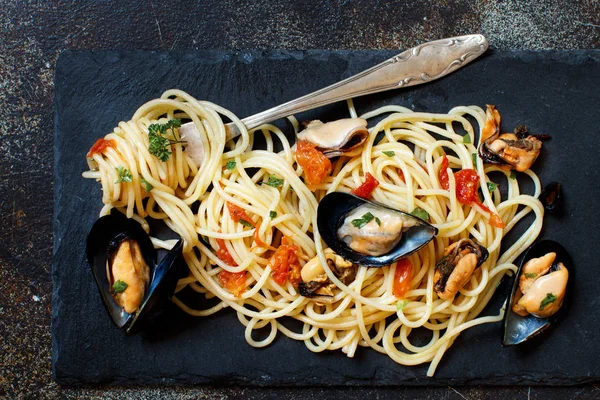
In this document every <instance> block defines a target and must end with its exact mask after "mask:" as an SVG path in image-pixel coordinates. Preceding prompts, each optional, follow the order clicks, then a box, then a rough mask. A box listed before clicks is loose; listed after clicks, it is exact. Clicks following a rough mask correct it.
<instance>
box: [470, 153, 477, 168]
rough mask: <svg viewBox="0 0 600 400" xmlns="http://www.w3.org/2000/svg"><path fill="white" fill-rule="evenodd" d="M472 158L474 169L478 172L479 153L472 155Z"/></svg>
mask: <svg viewBox="0 0 600 400" xmlns="http://www.w3.org/2000/svg"><path fill="white" fill-rule="evenodd" d="M471 158H472V159H473V167H474V168H475V170H476V171H477V153H471Z"/></svg>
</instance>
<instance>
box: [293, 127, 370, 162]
mask: <svg viewBox="0 0 600 400" xmlns="http://www.w3.org/2000/svg"><path fill="white" fill-rule="evenodd" d="M368 136H369V130H368V129H367V121H366V120H365V119H362V118H344V119H339V120H337V121H332V122H327V123H323V122H321V121H319V120H314V121H310V122H309V123H308V124H306V128H305V129H304V130H302V131H300V132H299V133H298V140H303V141H307V142H309V143H312V144H313V145H315V147H316V148H317V149H319V151H321V152H322V153H323V154H325V156H326V157H328V158H332V157H337V156H340V155H342V154H344V153H347V152H349V151H352V150H354V149H355V148H357V147H359V146H361V145H362V144H363V143H364V142H365V140H366V139H367V137H368Z"/></svg>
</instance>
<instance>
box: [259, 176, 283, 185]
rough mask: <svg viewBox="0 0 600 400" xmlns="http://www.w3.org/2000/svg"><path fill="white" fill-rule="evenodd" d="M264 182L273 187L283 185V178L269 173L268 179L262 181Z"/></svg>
mask: <svg viewBox="0 0 600 400" xmlns="http://www.w3.org/2000/svg"><path fill="white" fill-rule="evenodd" d="M263 183H264V184H266V185H269V186H273V187H274V188H277V187H280V186H283V179H280V178H278V177H276V176H275V175H269V180H268V181H266V182H265V181H263Z"/></svg>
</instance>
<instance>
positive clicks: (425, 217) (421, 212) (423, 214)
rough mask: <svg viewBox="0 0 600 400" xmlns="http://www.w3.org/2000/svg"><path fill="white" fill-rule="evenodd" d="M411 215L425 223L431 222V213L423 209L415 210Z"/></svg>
mask: <svg viewBox="0 0 600 400" xmlns="http://www.w3.org/2000/svg"><path fill="white" fill-rule="evenodd" d="M410 215H414V216H415V217H417V218H421V219H422V220H423V221H428V220H429V213H428V212H427V211H425V210H424V209H422V208H421V207H417V208H415V209H414V210H413V211H412V212H411V213H410Z"/></svg>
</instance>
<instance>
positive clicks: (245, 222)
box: [238, 218, 254, 228]
mask: <svg viewBox="0 0 600 400" xmlns="http://www.w3.org/2000/svg"><path fill="white" fill-rule="evenodd" d="M238 222H239V223H240V224H242V225H244V226H245V227H246V228H254V224H253V223H251V222H248V221H246V220H245V219H242V218H240V219H239V220H238Z"/></svg>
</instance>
